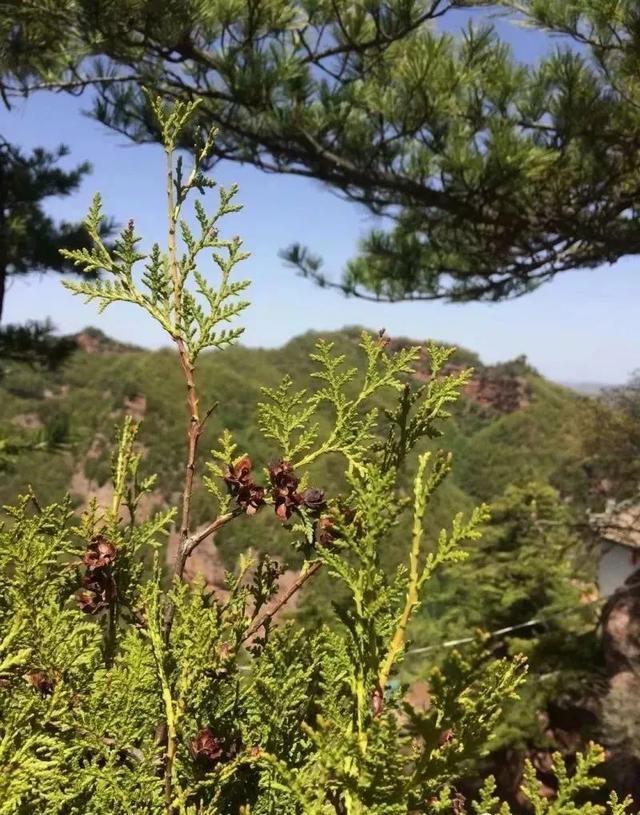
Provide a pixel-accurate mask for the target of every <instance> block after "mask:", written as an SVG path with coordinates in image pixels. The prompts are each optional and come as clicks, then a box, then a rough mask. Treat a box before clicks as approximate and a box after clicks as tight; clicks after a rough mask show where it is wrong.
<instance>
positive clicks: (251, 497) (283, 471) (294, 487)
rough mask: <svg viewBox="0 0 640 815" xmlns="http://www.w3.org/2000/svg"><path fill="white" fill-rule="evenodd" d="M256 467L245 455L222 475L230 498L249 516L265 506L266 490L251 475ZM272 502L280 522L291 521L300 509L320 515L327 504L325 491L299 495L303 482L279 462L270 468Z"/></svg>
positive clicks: (306, 491)
mask: <svg viewBox="0 0 640 815" xmlns="http://www.w3.org/2000/svg"><path fill="white" fill-rule="evenodd" d="M252 469H253V464H252V462H251V459H250V458H249V456H242V457H241V458H239V459H237V460H236V461H235V462H232V463H231V464H229V465H227V469H226V470H225V472H224V475H223V476H222V477H223V479H224V482H225V484H226V485H227V490H228V491H229V495H231V497H232V498H233V499H234V500H235V502H236V504H237V505H238V507H240V509H241V510H242V511H243V512H244V513H245V514H246V515H255V514H256V512H257V511H258V510H259V509H260V507H262V506H263V505H264V503H265V495H266V490H265V488H264V487H261V486H259V485H258V484H256V482H255V480H254V478H253V475H252ZM268 471H269V481H270V482H271V499H272V500H273V506H274V509H275V513H276V515H277V516H278V518H279V519H280V520H281V521H288V520H289V518H291V515H292V514H293V513H294V512H295V511H296V510H297V509H298V508H299V507H301V506H304V507H306V509H307V510H309V511H310V512H320V511H321V510H322V509H324V507H325V505H326V501H325V496H324V492H323V490H319V489H316V488H314V487H312V488H310V489H307V490H305V491H304V493H302V494H301V493H300V492H298V487H299V486H300V479H299V478H298V476H297V475H296V474H295V472H294V470H293V467H292V465H291V464H290V463H289V462H288V461H283V460H280V461H278V462H276V463H275V464H270V465H269V467H268Z"/></svg>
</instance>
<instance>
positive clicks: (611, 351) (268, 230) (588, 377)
mask: <svg viewBox="0 0 640 815" xmlns="http://www.w3.org/2000/svg"><path fill="white" fill-rule="evenodd" d="M460 19H461V18H453V22H454V23H455V22H456V20H458V21H459V20H460ZM499 25H500V29H501V31H502V33H504V34H505V35H506V36H508V38H509V39H510V40H511V42H512V44H513V46H514V50H515V52H516V54H517V55H518V57H519V58H520V59H523V60H530V59H535V58H536V57H537V56H538V54H539V53H540V52H541V51H542V50H544V49H546V48H548V47H549V43H548V41H547V40H546V39H544V38H542V37H540V35H537V34H535V33H532V32H531V31H524V30H521V29H517V28H515V27H514V26H512V25H509V24H507V23H500V24H499ZM85 104H86V100H83V99H82V98H80V99H76V98H71V97H68V96H64V95H53V94H41V95H36V96H33V97H31V98H29V99H28V100H26V101H25V102H23V103H21V104H20V105H19V106H16V107H15V108H14V109H13V110H12V111H10V112H7V111H6V110H4V109H3V110H2V111H1V112H0V133H2V134H3V135H4V136H5V137H6V138H8V139H9V140H11V141H14V142H16V143H18V144H20V145H22V146H24V147H25V148H29V147H35V146H38V145H42V146H46V147H54V146H55V145H57V144H59V143H65V144H67V145H68V146H69V147H70V149H71V155H70V157H69V158H68V159H66V162H67V164H68V165H69V166H71V165H73V164H75V163H78V162H80V161H83V160H85V159H90V160H91V162H92V164H93V167H94V171H93V174H92V175H91V176H90V177H89V178H88V179H87V180H86V181H85V183H84V184H83V187H82V189H81V191H80V192H79V193H78V194H77V195H75V196H73V197H71V198H68V199H65V200H60V201H53V200H51V201H50V202H49V209H50V211H51V212H52V214H54V215H55V216H56V217H59V218H64V219H68V220H76V219H80V218H82V217H83V216H84V214H85V212H86V209H87V205H88V203H89V201H90V199H91V196H92V195H93V193H94V192H96V191H100V192H101V193H102V195H103V198H104V201H105V209H106V211H107V212H108V213H109V214H111V215H112V216H114V217H115V218H116V220H118V221H119V222H120V223H123V222H126V221H127V220H128V219H129V218H131V217H133V218H134V219H135V221H136V225H137V228H138V230H139V231H140V232H141V233H142V234H143V235H144V236H145V241H146V240H148V242H149V243H151V242H152V241H154V240H158V241H162V238H163V234H164V217H165V214H164V198H163V168H162V154H161V152H160V150H159V148H157V147H155V146H143V147H141V146H133V145H131V144H130V143H128V142H127V140H126V139H125V138H124V137H122V136H119V135H117V134H114V133H111V132H110V131H108V130H107V129H106V128H104V127H103V126H101V125H99V124H98V123H96V122H94V121H93V120H91V119H89V118H87V117H86V116H84V115H83V114H82V109H83V107H84V106H85ZM215 177H216V180H217V181H218V182H219V183H221V184H223V185H228V184H230V183H231V182H234V181H235V182H237V183H238V184H239V185H240V195H239V200H240V201H241V202H242V203H243V204H244V209H243V211H242V212H241V213H239V214H237V215H234V216H230V217H229V219H228V220H227V223H226V230H227V234H240V235H241V236H242V238H243V240H244V242H245V246H246V248H247V250H248V251H250V252H251V253H252V256H251V258H250V260H248V261H247V262H246V263H245V264H244V269H243V270H242V274H243V275H245V276H248V277H250V278H251V279H252V280H253V285H252V288H251V290H250V299H251V301H252V307H251V309H250V310H249V311H248V312H245V318H244V324H245V325H246V327H247V330H246V333H245V336H244V339H243V342H244V343H245V344H247V345H252V346H278V345H281V344H282V343H284V342H286V341H287V340H288V339H290V338H291V337H293V336H295V335H297V334H301V333H304V332H305V331H308V330H309V329H314V330H318V331H329V330H333V329H338V328H341V327H342V326H345V325H363V326H366V327H369V328H372V329H379V328H381V327H385V328H386V329H387V331H388V333H389V334H391V335H396V336H399V335H402V336H410V337H414V338H416V339H424V338H427V337H431V338H436V339H440V340H443V341H447V342H454V343H457V344H459V345H462V346H466V347H468V348H470V349H472V350H474V351H477V352H478V353H479V354H480V356H481V357H482V359H483V360H484V361H485V362H489V363H491V362H496V361H500V360H505V359H511V358H513V357H515V356H518V355H519V354H526V355H527V357H528V358H529V361H530V362H531V363H532V364H533V365H535V366H536V367H537V368H538V369H539V370H540V371H541V372H542V373H544V374H545V375H547V376H549V377H551V378H553V379H556V380H560V381H570V382H578V381H595V382H603V383H619V382H622V381H624V380H625V379H626V378H627V377H628V375H629V374H630V373H631V372H632V371H633V370H634V369H636V368H638V367H640V319H639V317H640V308H639V306H640V275H639V274H638V273H637V264H638V259H637V258H628V259H625V260H623V261H621V262H619V263H618V264H616V265H615V266H608V267H605V268H600V269H596V270H585V271H578V272H570V273H566V274H564V275H561V276H560V277H558V278H557V280H556V281H554V282H552V283H550V284H547V285H546V286H543V287H542V288H541V289H540V290H538V291H537V292H535V293H533V294H530V295H528V296H526V297H524V298H521V299H520V300H516V301H513V302H509V303H501V304H497V305H485V304H466V305H460V306H454V305H448V304H443V303H399V304H393V305H387V304H380V305H378V304H375V303H365V302H361V301H358V300H355V299H345V298H344V297H342V296H341V295H340V294H339V293H337V292H334V291H328V290H320V289H317V288H315V287H314V286H313V285H312V284H311V283H309V282H307V281H304V280H301V279H300V278H298V277H297V276H296V275H295V272H294V271H292V270H290V269H288V268H286V267H285V266H284V264H283V263H282V261H281V260H280V259H279V258H278V251H279V250H280V249H281V248H283V247H285V246H287V245H288V244H289V243H291V242H293V241H299V242H301V243H303V244H306V245H308V246H309V247H310V248H311V249H312V250H314V251H315V252H317V253H319V254H321V255H322V256H323V258H324V261H325V266H324V268H325V270H326V271H327V272H332V271H333V272H335V276H336V277H337V276H338V275H339V273H340V270H341V268H342V267H343V265H344V262H345V261H346V260H347V259H348V258H349V257H351V256H352V255H353V254H354V253H355V249H356V243H357V240H358V237H359V236H361V235H362V234H364V233H365V232H366V231H367V230H368V229H369V228H370V227H371V225H372V224H373V220H372V217H371V216H370V215H369V214H368V213H367V212H366V210H364V209H362V208H359V207H357V206H356V205H354V204H350V203H347V202H344V201H342V200H340V199H339V198H338V197H337V196H336V195H335V194H333V193H332V192H331V191H330V190H328V189H327V188H326V187H323V186H322V185H321V184H320V183H318V182H314V181H310V180H308V179H301V178H294V177H287V176H275V175H265V174H263V173H260V172H258V171H257V170H255V169H253V168H252V167H240V166H238V165H231V164H226V163H225V164H222V165H220V166H218V168H217V170H216V172H215ZM222 231H223V232H225V225H224V224H223V229H222ZM45 317H50V318H51V319H52V320H53V322H54V323H55V325H56V326H57V327H58V329H59V330H60V331H61V332H64V333H68V332H74V331H78V330H80V329H81V328H83V327H84V326H87V325H98V326H99V327H101V328H102V329H103V330H104V331H106V332H107V333H108V334H110V335H112V336H114V337H116V338H118V339H122V340H127V341H131V342H135V343H138V344H140V345H144V346H150V347H154V346H158V345H160V344H164V342H165V341H164V338H163V336H162V335H161V333H160V331H159V330H156V329H155V328H154V327H153V325H151V324H150V323H149V322H148V320H147V318H146V316H145V315H143V314H142V313H139V312H138V311H136V310H132V309H129V308H128V307H126V306H114V307H112V308H110V309H108V310H107V311H106V312H105V313H104V314H103V315H102V316H98V315H97V312H96V309H95V308H94V307H92V306H91V305H85V304H83V303H82V301H81V300H80V299H78V298H75V297H73V296H72V295H71V294H70V293H69V292H67V291H66V290H65V289H63V287H62V286H61V284H60V279H59V278H58V277H57V276H53V275H52V276H48V277H44V278H40V279H39V278H36V277H34V278H30V279H27V280H20V281H13V283H12V285H11V287H10V289H9V291H8V293H7V298H6V306H5V314H4V320H5V321H6V322H19V321H24V320H26V319H34V318H35V319H42V318H45Z"/></svg>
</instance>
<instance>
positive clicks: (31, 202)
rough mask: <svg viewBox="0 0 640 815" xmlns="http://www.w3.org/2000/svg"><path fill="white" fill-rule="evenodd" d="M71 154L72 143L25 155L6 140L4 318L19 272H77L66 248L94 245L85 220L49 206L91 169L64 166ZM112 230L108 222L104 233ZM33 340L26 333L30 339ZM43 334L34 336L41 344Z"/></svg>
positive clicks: (2, 148)
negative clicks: (63, 218)
mask: <svg viewBox="0 0 640 815" xmlns="http://www.w3.org/2000/svg"><path fill="white" fill-rule="evenodd" d="M67 154H68V150H67V148H66V147H59V148H58V149H57V150H56V151H54V152H50V151H47V150H44V149H43V148H37V149H36V150H34V151H33V152H32V153H31V154H30V155H25V154H24V153H23V152H22V151H20V150H19V149H18V148H17V147H16V146H15V145H12V144H9V143H8V142H7V141H5V140H0V236H1V237H0V318H1V317H2V310H3V304H4V297H5V293H6V288H7V285H8V284H9V282H10V280H11V279H12V278H13V277H18V276H23V275H29V274H42V273H44V272H49V271H54V272H60V273H62V272H73V271H74V267H73V264H72V263H70V262H69V261H68V260H66V259H65V258H64V257H63V256H62V255H61V254H60V250H61V249H65V248H66V249H80V248H82V247H85V246H89V238H88V235H87V233H86V231H85V229H84V227H83V225H82V224H71V223H66V222H62V223H56V222H55V221H54V220H53V219H52V218H51V217H50V216H49V215H47V214H46V212H45V209H44V202H45V201H46V200H47V199H48V198H51V197H55V198H59V197H66V196H68V195H71V194H72V193H74V192H75V191H76V190H77V189H78V187H79V186H80V183H81V181H82V179H83V178H84V176H86V174H87V173H88V172H90V170H91V166H90V165H89V164H88V163H87V162H85V163H83V164H80V165H79V166H78V167H76V168H75V169H74V170H70V171H67V170H64V169H63V168H62V167H61V166H60V160H61V159H62V158H63V157H65V156H66V155H67ZM107 230H108V224H106V223H105V224H104V225H103V234H106V231H107ZM27 339H28V338H26V337H23V340H24V341H25V342H26V340H27ZM39 339H40V337H38V336H35V337H34V340H33V343H32V344H33V345H34V347H35V348H37V344H38V340H39ZM8 355H9V356H12V354H8Z"/></svg>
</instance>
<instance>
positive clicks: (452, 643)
mask: <svg viewBox="0 0 640 815" xmlns="http://www.w3.org/2000/svg"><path fill="white" fill-rule="evenodd" d="M639 586H640V581H638V582H634V583H630V584H629V585H628V586H626V587H624V588H620V589H617V590H616V591H614V592H613V593H612V594H605V595H603V596H602V597H597V598H596V599H595V600H589V601H588V602H587V603H580V604H579V605H574V606H567V607H566V608H562V609H559V610H558V611H554V612H552V613H551V614H547V615H545V616H544V617H536V618H534V619H532V620H527V622H525V623H516V624H515V625H508V626H505V627H504V628H497V629H496V630H495V631H489V632H488V633H487V634H486V635H485V636H486V638H487V639H495V638H496V637H501V636H504V635H505V634H510V633H511V632H512V631H521V630H522V629H525V628H533V627H534V626H536V625H544V623H546V622H547V621H548V620H552V619H554V618H555V617H560V616H562V615H563V614H567V613H568V612H571V611H579V610H582V609H585V608H589V607H590V606H593V605H595V604H596V603H602V602H605V601H606V600H609V599H610V598H611V597H615V596H619V595H621V594H628V593H629V592H630V591H631V590H632V589H634V588H637V587H639ZM478 639H479V638H478V636H477V635H476V636H469V637H462V638H461V639H457V640H447V641H446V642H439V643H436V644H435V645H426V646H423V647H421V648H410V649H409V650H408V651H406V652H405V656H412V655H413V654H426V653H428V652H430V651H437V650H439V649H442V648H455V647H456V646H457V645H468V644H469V643H472V642H477V641H478Z"/></svg>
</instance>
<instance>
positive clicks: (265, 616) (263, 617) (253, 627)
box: [242, 560, 322, 642]
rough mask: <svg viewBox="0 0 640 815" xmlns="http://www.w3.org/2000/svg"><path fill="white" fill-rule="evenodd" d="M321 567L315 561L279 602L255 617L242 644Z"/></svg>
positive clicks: (318, 561) (317, 561)
mask: <svg viewBox="0 0 640 815" xmlns="http://www.w3.org/2000/svg"><path fill="white" fill-rule="evenodd" d="M321 566H322V561H320V560H316V561H315V562H314V563H312V564H311V566H309V568H308V569H307V570H306V572H302V574H301V575H300V576H299V577H298V579H297V580H296V581H295V583H293V585H292V586H290V587H289V589H288V590H287V591H286V592H285V593H284V594H283V595H282V597H280V599H279V600H277V602H276V603H275V605H273V606H272V607H271V608H270V609H268V610H267V611H265V612H263V613H262V614H261V615H260V616H259V617H257V618H256V619H255V620H254V621H253V622H252V623H251V625H250V626H249V628H247V630H246V631H245V633H244V635H243V637H242V642H246V641H247V640H248V639H249V638H250V637H252V636H253V635H254V634H256V633H257V632H258V631H259V630H260V629H261V628H262V626H263V625H265V624H266V623H268V622H269V621H270V620H271V619H272V618H273V617H275V615H276V614H277V613H278V612H279V611H280V609H281V608H282V607H283V606H285V605H286V604H287V603H288V602H289V600H290V599H291V598H292V597H293V595H294V594H296V593H297V592H298V591H300V589H301V588H302V587H303V586H304V584H305V583H306V582H307V580H309V579H310V578H312V577H313V575H314V574H316V572H318V571H319V570H320V567H321Z"/></svg>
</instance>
